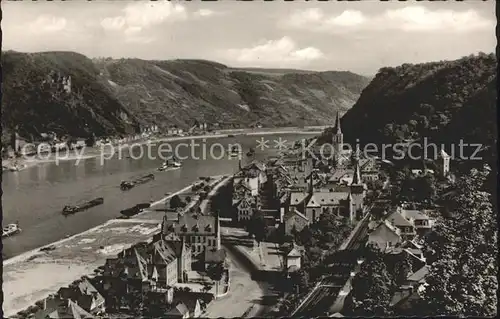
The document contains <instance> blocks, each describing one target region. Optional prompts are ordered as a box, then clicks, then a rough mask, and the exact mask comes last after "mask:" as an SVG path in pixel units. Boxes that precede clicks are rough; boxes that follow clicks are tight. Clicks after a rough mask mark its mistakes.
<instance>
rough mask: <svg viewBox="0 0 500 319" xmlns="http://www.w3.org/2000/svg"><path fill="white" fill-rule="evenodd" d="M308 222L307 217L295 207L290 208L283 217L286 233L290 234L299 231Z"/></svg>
mask: <svg viewBox="0 0 500 319" xmlns="http://www.w3.org/2000/svg"><path fill="white" fill-rule="evenodd" d="M309 224H310V221H309V219H308V218H307V217H306V216H304V214H302V213H301V212H299V211H298V210H296V209H292V210H290V212H288V213H287V214H285V216H284V217H283V225H284V231H285V234H286V235H292V234H293V233H294V232H300V231H301V230H302V229H304V227H306V226H307V225H309Z"/></svg>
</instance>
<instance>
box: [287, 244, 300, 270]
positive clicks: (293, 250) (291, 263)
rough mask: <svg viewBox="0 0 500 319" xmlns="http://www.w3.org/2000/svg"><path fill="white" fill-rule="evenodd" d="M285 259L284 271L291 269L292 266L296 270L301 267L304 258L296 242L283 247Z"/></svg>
mask: <svg viewBox="0 0 500 319" xmlns="http://www.w3.org/2000/svg"><path fill="white" fill-rule="evenodd" d="M283 260H284V262H283V267H284V269H283V271H289V270H290V269H291V268H292V267H293V268H294V269H296V270H298V269H300V267H301V260H302V253H301V249H300V248H299V247H297V246H296V245H295V243H292V245H290V246H288V247H285V248H283Z"/></svg>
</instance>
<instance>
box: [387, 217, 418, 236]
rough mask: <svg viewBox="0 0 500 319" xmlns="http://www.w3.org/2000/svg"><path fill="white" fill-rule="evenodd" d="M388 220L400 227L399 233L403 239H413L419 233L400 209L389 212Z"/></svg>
mask: <svg viewBox="0 0 500 319" xmlns="http://www.w3.org/2000/svg"><path fill="white" fill-rule="evenodd" d="M386 220H387V221H388V222H389V223H391V225H393V226H395V227H396V228H397V229H399V234H400V236H401V238H402V239H403V240H412V239H414V238H415V236H416V235H417V232H416V230H415V226H414V224H413V223H412V222H411V221H410V220H408V219H406V218H405V217H403V216H402V215H401V213H400V212H399V211H394V212H392V213H391V214H389V215H388V216H387V217H386Z"/></svg>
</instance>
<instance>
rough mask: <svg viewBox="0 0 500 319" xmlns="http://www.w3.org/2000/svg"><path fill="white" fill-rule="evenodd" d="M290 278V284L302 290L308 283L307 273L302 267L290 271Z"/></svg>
mask: <svg viewBox="0 0 500 319" xmlns="http://www.w3.org/2000/svg"><path fill="white" fill-rule="evenodd" d="M290 278H291V280H292V284H293V285H294V286H295V287H299V290H300V291H303V290H304V289H306V288H307V286H308V285H309V274H308V273H307V272H306V271H305V270H304V269H300V270H298V271H296V272H293V273H291V275H290Z"/></svg>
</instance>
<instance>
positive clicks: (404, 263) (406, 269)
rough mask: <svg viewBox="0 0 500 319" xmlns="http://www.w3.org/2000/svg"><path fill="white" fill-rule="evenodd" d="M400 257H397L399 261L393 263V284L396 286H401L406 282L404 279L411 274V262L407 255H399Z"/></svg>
mask: <svg viewBox="0 0 500 319" xmlns="http://www.w3.org/2000/svg"><path fill="white" fill-rule="evenodd" d="M401 255H402V257H399V260H397V261H396V262H395V265H394V271H393V274H394V275H393V277H394V283H395V284H396V285H397V286H401V285H402V284H404V282H405V281H406V278H408V276H409V275H410V273H411V262H410V259H409V257H408V255H407V254H404V253H403V254H401Z"/></svg>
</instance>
